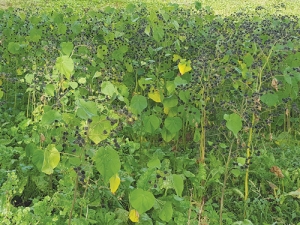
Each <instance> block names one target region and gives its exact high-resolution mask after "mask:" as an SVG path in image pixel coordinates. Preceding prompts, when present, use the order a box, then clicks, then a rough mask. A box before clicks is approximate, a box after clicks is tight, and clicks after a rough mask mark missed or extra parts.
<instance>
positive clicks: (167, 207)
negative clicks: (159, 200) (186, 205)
mask: <svg viewBox="0 0 300 225" xmlns="http://www.w3.org/2000/svg"><path fill="white" fill-rule="evenodd" d="M172 216H173V208H172V203H171V202H166V203H165V204H164V206H163V208H162V209H161V211H160V212H159V218H160V219H161V220H162V221H165V222H169V221H170V220H171V219H172Z"/></svg>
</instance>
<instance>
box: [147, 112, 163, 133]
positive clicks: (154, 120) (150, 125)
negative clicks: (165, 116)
mask: <svg viewBox="0 0 300 225" xmlns="http://www.w3.org/2000/svg"><path fill="white" fill-rule="evenodd" d="M143 124H144V131H145V132H148V133H153V132H154V131H156V130H157V129H158V128H159V126H160V120H159V118H158V117H157V116H155V115H151V116H145V117H144V118H143Z"/></svg>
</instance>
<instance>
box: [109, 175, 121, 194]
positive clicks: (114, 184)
mask: <svg viewBox="0 0 300 225" xmlns="http://www.w3.org/2000/svg"><path fill="white" fill-rule="evenodd" d="M120 181H121V179H120V177H119V175H118V174H115V175H114V176H112V177H111V178H110V179H109V188H110V191H111V193H113V194H115V193H116V191H117V190H118V188H119V185H120Z"/></svg>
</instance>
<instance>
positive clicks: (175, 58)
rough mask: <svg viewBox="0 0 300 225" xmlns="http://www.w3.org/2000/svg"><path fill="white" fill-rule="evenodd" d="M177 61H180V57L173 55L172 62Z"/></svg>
mask: <svg viewBox="0 0 300 225" xmlns="http://www.w3.org/2000/svg"><path fill="white" fill-rule="evenodd" d="M178 59H181V57H180V55H177V54H174V55H173V62H176V61H177V60H178Z"/></svg>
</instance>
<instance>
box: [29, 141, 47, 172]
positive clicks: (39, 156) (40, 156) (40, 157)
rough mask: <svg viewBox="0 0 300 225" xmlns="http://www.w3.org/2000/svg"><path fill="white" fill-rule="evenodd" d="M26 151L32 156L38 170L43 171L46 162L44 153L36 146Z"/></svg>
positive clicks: (31, 146)
mask: <svg viewBox="0 0 300 225" xmlns="http://www.w3.org/2000/svg"><path fill="white" fill-rule="evenodd" d="M26 150H27V151H28V152H29V153H30V155H31V157H32V158H31V160H32V163H33V164H34V165H35V166H36V167H37V168H38V170H40V171H41V170H42V167H43V162H44V151H43V150H41V149H38V148H37V147H36V146H33V145H30V146H29V147H28V148H27V147H26Z"/></svg>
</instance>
